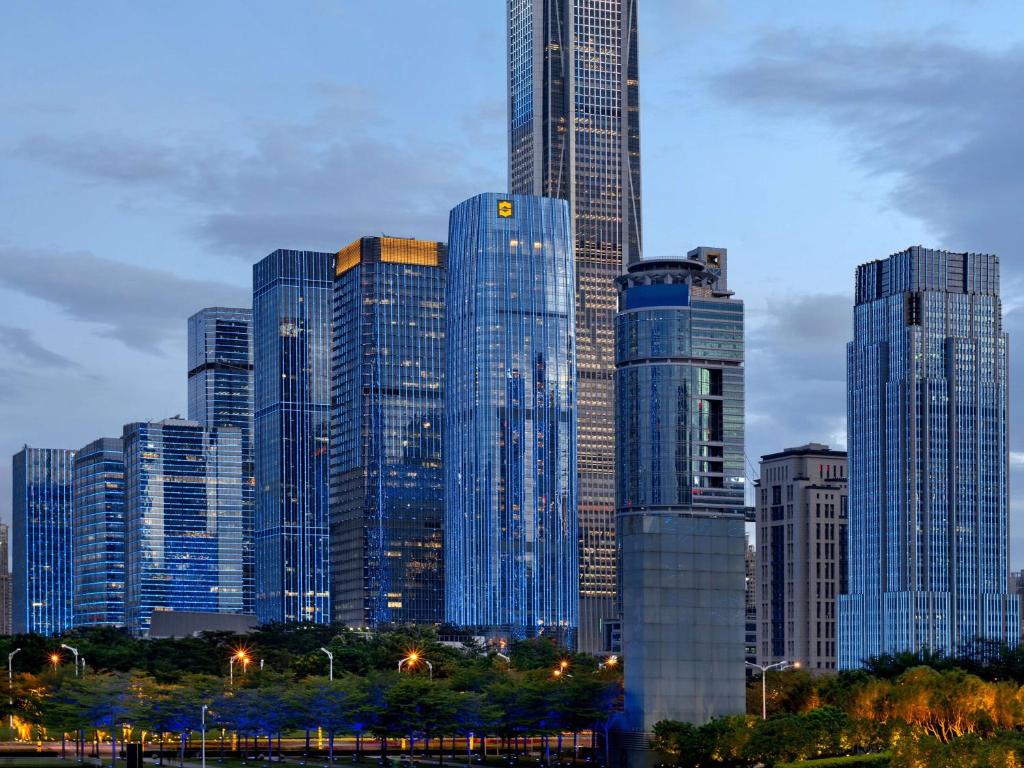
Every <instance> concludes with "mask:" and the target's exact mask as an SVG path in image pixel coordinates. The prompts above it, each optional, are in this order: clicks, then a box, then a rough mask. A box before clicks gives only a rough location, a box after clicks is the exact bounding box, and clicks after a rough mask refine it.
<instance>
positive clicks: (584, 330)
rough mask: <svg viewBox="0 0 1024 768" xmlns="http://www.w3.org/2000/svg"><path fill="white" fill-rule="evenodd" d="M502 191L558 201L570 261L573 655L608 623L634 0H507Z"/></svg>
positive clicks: (634, 190)
mask: <svg viewBox="0 0 1024 768" xmlns="http://www.w3.org/2000/svg"><path fill="white" fill-rule="evenodd" d="M508 34H509V45H508V56H509V62H508V72H509V81H508V102H509V187H510V189H511V191H512V192H514V193H518V194H528V195H529V194H532V195H546V196H548V197H556V198H561V199H563V200H568V201H569V207H570V210H571V212H572V217H573V231H574V233H575V238H576V241H575V252H576V276H577V282H576V289H575V290H576V316H577V318H578V333H577V360H578V365H579V378H578V382H577V388H578V393H579V526H580V598H581V599H580V647H581V649H583V650H587V651H591V652H597V651H600V650H605V646H606V643H607V639H606V633H605V631H604V627H603V622H604V621H605V620H608V619H612V618H614V617H615V615H616V612H615V591H616V578H615V562H616V561H615V558H616V555H615V466H614V463H613V457H614V456H615V426H614V414H613V407H612V401H613V398H614V388H615V387H614V365H613V360H614V355H615V348H614V346H615V342H614V336H615V328H614V323H615V307H616V304H615V301H616V297H615V278H617V277H618V276H619V274H620V273H621V271H622V268H623V265H624V264H630V263H632V262H634V261H636V260H638V259H639V258H640V256H641V215H640V99H639V66H638V54H637V48H638V40H637V38H638V36H637V0H603V1H602V2H594V0H509V2H508Z"/></svg>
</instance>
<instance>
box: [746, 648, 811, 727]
mask: <svg viewBox="0 0 1024 768" xmlns="http://www.w3.org/2000/svg"><path fill="white" fill-rule="evenodd" d="M746 664H747V666H748V667H750V668H752V669H759V670H761V719H762V720H767V719H768V683H767V682H766V680H767V677H768V672H769V671H770V670H773V669H777V670H779V671H780V672H781V671H782V670H783V669H788V668H789V667H793V668H795V669H799V668H800V662H799V661H798V662H796V663H795V664H794V663H792V662H789V661H779V662H776V663H775V664H755V663H754V662H752V661H748V662H746Z"/></svg>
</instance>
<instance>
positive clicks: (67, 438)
mask: <svg viewBox="0 0 1024 768" xmlns="http://www.w3.org/2000/svg"><path fill="white" fill-rule="evenodd" d="M504 7H505V4H504V3H503V2H501V1H500V0H438V2H430V3H427V2H421V1H420V0H391V1H386V0H378V2H375V3H356V2H352V1H350V0H333V2H332V1H329V0H319V1H310V2H292V3H283V2H277V3H270V2H260V1H256V2H253V1H252V0H249V1H247V2H242V1H240V0H238V1H236V0H219V1H218V2H216V3H207V2H188V1H186V2H179V3H174V4H167V3H161V4H158V3H139V2H105V1H103V0H98V1H97V2H92V3H36V2H28V0H24V1H21V0H11V1H10V2H5V3H3V4H2V5H0V83H2V87H0V115H2V116H3V119H2V120H0V211H3V213H2V214H0V359H2V360H3V363H2V366H0V424H2V425H3V426H2V428H0V456H9V455H11V454H12V453H14V452H15V451H16V450H18V448H19V447H20V446H21V445H22V444H23V443H26V442H27V443H29V444H32V445H38V446H62V447H70V448H75V447H79V446H81V445H83V444H85V443H86V442H88V441H89V440H92V439H94V438H96V437H99V436H102V435H119V434H120V431H121V426H122V424H123V423H125V422H127V421H131V420H138V419H150V418H163V417H165V416H169V415H173V414H176V413H184V412H185V411H186V399H185V366H186V363H185V347H184V340H185V330H186V326H185V319H186V318H187V317H188V315H189V314H191V313H192V312H193V311H195V310H196V309H199V308H201V307H202V306H206V305H210V304H235V303H243V304H247V303H248V302H249V297H248V294H249V281H250V266H251V264H252V263H253V262H254V261H256V260H258V259H259V258H261V257H262V256H264V255H265V254H266V253H268V252H269V251H271V250H273V249H274V248H277V247H292V248H315V249H322V250H334V249H337V248H339V247H340V246H342V245H343V244H345V243H346V242H348V241H350V240H351V239H353V238H354V237H357V236H359V235H363V234H375V233H380V232H384V233H388V234H395V235H406V236H418V237H436V238H440V239H443V238H444V236H445V230H446V226H447V212H448V210H449V209H450V208H451V207H452V206H453V205H454V204H456V203H458V202H459V201H461V200H462V199H464V198H466V197H469V196H471V195H473V194H476V193H478V192H481V191H498V190H502V189H504V188H505V153H506V149H505V72H504V56H505V44H504ZM1022 43H1024V8H1022V7H1021V6H1020V5H1019V4H1018V3H1016V2H1009V1H1007V2H985V0H930V1H929V2H911V1H909V0H887V1H882V0H863V2H860V3H832V2H829V3H823V2H820V0H815V1H812V0H786V2H764V1H763V0H742V1H739V0H737V1H735V2H727V1H726V0H720V1H719V2H713V1H712V0H641V57H642V58H641V98H642V115H641V123H642V125H641V127H642V134H643V188H644V217H645V239H646V242H645V252H646V255H648V256H656V255H666V254H678V253H681V252H685V251H686V250H688V249H690V248H692V247H694V246H697V245H714V246H725V247H727V248H729V252H730V259H731V266H730V279H731V281H732V287H733V288H734V289H735V290H736V291H737V292H738V295H739V296H741V297H742V298H744V299H746V301H747V302H748V307H749V316H748V343H749V361H748V411H749V413H748V422H749V426H748V453H749V455H750V457H751V460H752V461H754V462H755V463H756V460H757V457H758V456H759V455H760V454H762V453H766V452H770V451H775V450H778V449H780V448H783V447H786V446H789V445H796V444H801V443H804V442H808V441H811V440H816V441H824V442H830V443H832V444H833V445H844V442H845V394H844V393H845V385H844V375H845V372H844V366H845V360H844V345H845V342H846V341H847V339H848V338H849V336H850V330H849V329H850V322H851V307H850V304H851V298H850V297H851V291H852V278H853V270H854V268H855V266H856V265H857V264H858V263H861V262H863V261H867V260H870V259H874V258H880V257H884V256H887V255H888V254H890V253H892V252H894V251H896V250H899V249H902V248H904V247H906V246H908V245H912V244H917V243H921V244H924V245H930V246H936V247H948V248H951V249H958V250H977V251H993V252H996V253H999V254H1000V255H1001V257H1002V260H1003V270H1004V294H1005V300H1006V305H1007V310H1008V312H1007V325H1008V328H1009V329H1010V331H1011V332H1012V333H1015V334H1016V336H1015V338H1014V341H1013V349H1014V369H1015V379H1014V391H1015V392H1017V391H1019V383H1020V382H1021V381H1022V378H1021V377H1022V375H1024V368H1022V366H1021V365H1020V363H1019V362H1018V361H1019V360H1021V359H1024V355H1022V353H1024V301H1022V300H1021V291H1020V289H1021V286H1022V284H1024V257H1022V255H1021V254H1022V251H1021V240H1022V235H1021V233H1020V226H1019V224H1018V222H1019V221H1020V217H1021V213H1020V211H1021V207H1022V203H1024V131H1021V129H1020V126H1021V125H1022V124H1024V100H1022V99H1021V97H1020V94H1021V93H1022V92H1024V45H1022ZM1013 410H1014V422H1013V450H1014V461H1013V464H1014V466H1015V471H1014V486H1013V488H1014V490H1013V495H1014V509H1013V527H1014V535H1013V539H1014V548H1013V560H1014V562H1015V564H1016V565H1017V566H1018V567H1019V566H1021V565H1024V529H1022V526H1021V523H1022V522H1024V520H1022V518H1021V513H1022V512H1024V482H1022V481H1024V421H1022V420H1021V419H1020V418H1019V417H1018V416H1017V415H1016V414H1017V413H1019V412H1020V411H1021V405H1020V403H1019V402H1018V403H1016V407H1015V408H1014V409H1013ZM9 475H10V465H9V461H7V460H4V461H3V463H2V464H0V517H2V518H3V519H8V518H9V514H10V509H9V507H10V477H9Z"/></svg>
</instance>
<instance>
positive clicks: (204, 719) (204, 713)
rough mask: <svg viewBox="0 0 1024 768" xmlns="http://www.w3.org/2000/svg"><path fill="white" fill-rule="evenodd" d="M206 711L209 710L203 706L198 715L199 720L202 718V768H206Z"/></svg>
mask: <svg viewBox="0 0 1024 768" xmlns="http://www.w3.org/2000/svg"><path fill="white" fill-rule="evenodd" d="M208 709H209V707H208V706H206V705H205V704H203V709H202V713H201V715H200V716H201V718H202V720H201V722H202V730H203V748H202V754H203V768H206V710H208Z"/></svg>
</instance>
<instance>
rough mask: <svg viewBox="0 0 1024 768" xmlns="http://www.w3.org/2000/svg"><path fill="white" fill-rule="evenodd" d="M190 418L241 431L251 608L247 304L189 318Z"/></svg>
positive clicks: (248, 608)
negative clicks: (242, 306)
mask: <svg viewBox="0 0 1024 768" xmlns="http://www.w3.org/2000/svg"><path fill="white" fill-rule="evenodd" d="M188 417H189V419H191V420H192V421H198V422H199V423H200V424H202V425H203V426H204V427H206V428H207V429H214V428H217V427H238V429H239V430H241V432H242V475H243V478H244V480H243V483H242V525H243V527H242V530H243V544H242V574H243V580H242V584H243V587H242V605H243V610H244V612H245V613H255V611H256V571H255V558H254V540H253V536H254V534H253V527H254V521H255V509H254V504H255V493H254V490H255V488H254V486H255V482H256V481H255V477H254V467H253V445H252V310H251V309H245V308H238V307H208V308H206V309H202V310H200V311H199V312H197V313H196V314H194V315H192V317H190V318H189V319H188Z"/></svg>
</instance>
